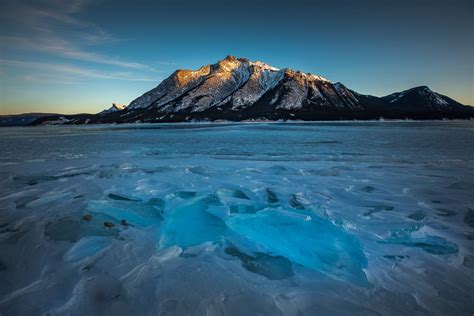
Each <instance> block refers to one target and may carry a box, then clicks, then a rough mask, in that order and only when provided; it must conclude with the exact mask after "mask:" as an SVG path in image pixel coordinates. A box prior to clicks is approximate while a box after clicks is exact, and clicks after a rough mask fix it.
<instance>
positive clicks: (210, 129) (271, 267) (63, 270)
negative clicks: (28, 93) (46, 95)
mask: <svg viewBox="0 0 474 316" xmlns="http://www.w3.org/2000/svg"><path fill="white" fill-rule="evenodd" d="M0 148H1V156H0V174H1V177H0V314H1V315H40V314H47V315H95V314H101V315H122V314H128V315H151V314H153V315H188V314H189V315H195V314H196V315H222V314H229V315H254V314H265V315H315V314H318V315H321V314H322V315H326V314H327V315H334V314H336V313H338V314H350V315H354V314H363V315H371V314H384V315H387V314H400V315H407V314H421V315H422V314H440V315H471V314H472V313H473V312H474V124H473V123H472V122H369V123H361V122H359V123H304V124H303V123H302V124H299V123H291V124H283V123H274V124H265V123H258V124H176V125H117V126H76V127H60V126H57V127H31V128H2V129H0Z"/></svg>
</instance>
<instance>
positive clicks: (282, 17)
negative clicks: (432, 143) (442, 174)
mask: <svg viewBox="0 0 474 316" xmlns="http://www.w3.org/2000/svg"><path fill="white" fill-rule="evenodd" d="M226 55H234V56H236V57H245V58H248V59H250V60H253V61H256V60H260V61H263V62H265V63H267V64H270V65H272V66H274V67H278V68H285V67H288V68H292V69H295V70H301V71H303V72H310V73H313V74H317V75H321V76H324V77H326V78H328V79H330V80H332V81H334V82H337V81H340V82H342V83H344V84H345V85H346V86H348V87H349V88H350V89H353V90H355V91H357V92H359V93H363V94H372V95H377V96H383V95H386V94H389V93H392V92H396V91H402V90H405V89H408V88H411V87H414V86H420V85H427V86H429V87H430V88H431V89H433V90H434V91H437V92H439V93H442V94H445V95H448V96H449V97H451V98H454V99H455V100H457V101H459V102H461V103H464V104H471V105H474V92H473V91H474V1H472V0H451V1H446V0H441V1H439V0H397V1H395V0H359V1H355V0H339V1H328V0H324V1H319V0H314V1H299V0H291V1H281V0H274V1H263V0H253V1H247V0H245V1H227V0H220V1H210V0H206V1H198V0H196V1H183V0H161V1H160V0H155V1H152V0H150V1H145V0H134V1H129V0H126V1H122V0H98V1H92V0H69V1H66V0H64V1H61V0H47V1H45V0H34V1H33V0H32V1H21V0H1V1H0V114H17V113H25V112H45V113H64V114H71V113H96V112H99V111H101V110H103V109H105V108H108V107H110V106H111V104H112V103H118V104H129V103H130V102H131V101H132V100H133V99H135V98H136V97H138V96H140V95H141V94H143V93H144V92H146V91H148V90H150V89H152V88H153V87H155V86H157V85H158V84H159V83H160V81H162V80H163V79H165V78H166V77H168V76H169V75H170V74H171V73H172V72H173V71H175V70H176V69H197V68H199V67H200V66H202V65H207V64H212V63H216V62H217V61H218V60H220V59H223V58H224V57H225V56H226Z"/></svg>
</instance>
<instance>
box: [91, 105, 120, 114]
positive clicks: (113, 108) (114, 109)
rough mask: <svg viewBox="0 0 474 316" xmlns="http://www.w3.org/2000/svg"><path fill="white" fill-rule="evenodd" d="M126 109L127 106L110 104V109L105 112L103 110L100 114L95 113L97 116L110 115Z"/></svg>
mask: <svg viewBox="0 0 474 316" xmlns="http://www.w3.org/2000/svg"><path fill="white" fill-rule="evenodd" d="M126 107H127V106H126V105H123V104H116V103H112V106H111V107H110V108H108V109H107V110H103V111H102V112H99V113H97V115H105V114H110V113H114V112H117V111H122V110H124V109H125V108H126Z"/></svg>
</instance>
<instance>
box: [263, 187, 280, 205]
mask: <svg viewBox="0 0 474 316" xmlns="http://www.w3.org/2000/svg"><path fill="white" fill-rule="evenodd" d="M265 192H266V193H267V202H268V203H278V197H277V195H276V193H275V192H273V191H272V190H270V189H268V188H267V189H265Z"/></svg>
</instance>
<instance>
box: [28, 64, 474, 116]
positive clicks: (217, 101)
mask: <svg viewBox="0 0 474 316" xmlns="http://www.w3.org/2000/svg"><path fill="white" fill-rule="evenodd" d="M473 113H474V112H473V108H471V107H468V106H464V105H462V104H460V103H458V102H456V101H454V100H452V99H450V98H448V97H446V96H443V95H441V94H438V93H436V92H433V91H431V90H430V89H429V88H428V87H416V88H413V89H409V90H406V91H402V92H397V93H393V94H390V95H387V96H385V97H375V96H370V95H362V94H359V93H357V92H355V91H353V90H351V89H348V88H347V87H346V86H344V85H343V84H342V83H339V82H336V83H333V82H331V81H330V80H328V79H326V78H323V77H321V76H318V75H314V74H309V73H303V72H300V71H295V70H292V69H289V68H285V69H278V68H274V67H272V66H269V65H267V64H265V63H262V62H252V61H250V60H248V59H245V58H235V57H233V56H227V57H226V58H224V59H223V60H220V61H218V62H217V63H215V64H211V65H207V66H203V67H201V68H199V69H197V70H177V71H175V72H174V73H173V74H171V75H170V76H169V77H168V78H167V79H165V80H163V81H162V82H161V83H160V84H159V85H158V86H157V87H155V88H154V89H152V90H150V91H148V92H146V93H144V94H143V95H141V96H140V97H138V98H136V99H135V100H133V101H132V102H131V103H130V105H129V106H128V107H126V109H121V110H117V109H109V110H107V111H104V112H101V113H100V115H92V116H89V115H88V116H84V115H78V116H70V117H67V118H66V121H67V123H74V124H80V123H127V122H182V121H201V120H205V121H215V120H230V121H241V120H341V119H346V120H350V119H360V120H366V119H378V118H380V117H384V118H388V119H406V118H411V119H442V118H470V117H473V116H474V115H473ZM50 119H51V118H49V120H50ZM43 122H44V119H43V120H41V119H40V120H38V121H36V122H35V124H41V123H43Z"/></svg>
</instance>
